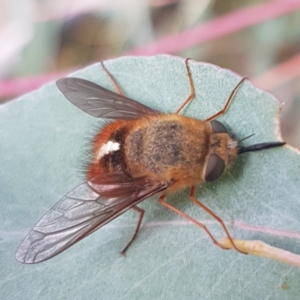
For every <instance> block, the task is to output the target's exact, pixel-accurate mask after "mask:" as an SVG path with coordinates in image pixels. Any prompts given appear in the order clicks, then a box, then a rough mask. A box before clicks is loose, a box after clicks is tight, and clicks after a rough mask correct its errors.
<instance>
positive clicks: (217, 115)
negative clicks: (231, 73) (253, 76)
mask: <svg viewBox="0 0 300 300" xmlns="http://www.w3.org/2000/svg"><path fill="white" fill-rule="evenodd" d="M246 79H247V77H243V78H242V79H241V80H240V82H239V83H238V84H237V85H236V87H235V88H234V89H233V91H232V92H231V94H230V96H229V98H228V99H227V101H226V103H225V105H224V107H223V108H222V109H221V110H220V111H218V112H217V113H216V114H214V115H212V116H211V117H209V118H207V119H206V120H205V121H210V120H213V119H215V118H216V117H219V116H221V115H223V114H224V113H226V111H227V109H228V107H229V105H230V103H231V101H232V99H233V98H234V95H235V93H236V91H237V90H238V88H239V87H240V86H241V84H242V83H243V81H244V80H246Z"/></svg>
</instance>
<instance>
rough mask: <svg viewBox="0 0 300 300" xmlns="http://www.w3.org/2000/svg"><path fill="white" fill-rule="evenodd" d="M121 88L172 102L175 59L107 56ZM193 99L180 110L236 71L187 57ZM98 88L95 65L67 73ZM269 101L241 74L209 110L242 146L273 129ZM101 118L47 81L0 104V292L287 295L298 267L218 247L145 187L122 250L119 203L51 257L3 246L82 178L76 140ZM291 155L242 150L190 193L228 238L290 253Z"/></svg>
mask: <svg viewBox="0 0 300 300" xmlns="http://www.w3.org/2000/svg"><path fill="white" fill-rule="evenodd" d="M105 64H106V66H107V68H108V69H109V70H110V72H111V73H112V74H113V75H114V77H115V78H116V80H117V81H118V83H119V85H120V86H121V87H122V88H123V91H124V93H125V94H126V95H127V96H128V97H131V98H133V99H135V100H138V101H140V102H142V103H144V104H147V105H148V106H150V107H152V108H154V109H157V110H160V111H163V112H174V111H175V110H176V109H177V108H178V107H179V105H180V104H181V103H182V102H183V100H184V99H185V98H186V97H187V96H188V94H189V92H190V91H189V83H188V78H187V75H186V70H185V65H184V60H182V59H180V58H176V57H171V56H166V55H165V56H157V57H151V58H135V57H127V58H120V59H116V60H111V61H107V62H106V63H105ZM190 66H191V71H192V74H193V79H194V83H195V87H196V98H195V99H194V100H193V102H191V103H190V104H189V105H188V106H187V107H186V108H184V110H183V112H182V113H184V114H186V115H188V116H191V117H195V118H199V119H205V118H207V117H209V116H210V115H212V114H214V113H215V112H216V111H218V110H219V109H221V108H222V106H223V105H224V103H225V101H226V100H227V98H228V96H229V94H230V92H231V91H232V89H233V88H234V87H235V85H236V84H237V83H238V81H239V80H240V77H239V76H237V75H236V74H233V73H232V72H230V71H228V70H224V69H221V68H218V67H216V66H213V65H209V64H204V63H197V62H194V61H190ZM75 75H76V76H78V77H82V78H85V79H88V80H91V81H93V82H95V83H97V84H100V85H102V86H104V87H107V88H109V89H112V90H113V89H114V86H113V84H112V82H111V81H110V79H109V78H108V76H107V75H106V74H105V72H104V71H103V70H102V68H101V66H100V64H95V65H93V66H90V67H88V68H86V69H84V70H81V71H78V72H77V73H76V74H75ZM279 109H280V105H279V103H278V102H277V101H276V100H275V99H274V98H273V96H271V95H270V94H268V93H266V92H263V91H261V90H259V89H256V88H255V87H254V86H252V84H251V83H250V82H248V81H246V82H244V83H243V85H242V86H241V88H240V89H239V90H238V92H237V94H236V97H235V99H234V101H233V103H232V105H231V106H230V109H229V111H228V112H227V113H226V114H225V115H223V116H222V117H220V118H219V120H221V121H222V122H224V124H225V125H226V126H228V127H229V128H230V130H232V132H233V133H234V134H235V135H236V137H237V138H238V139H242V138H244V137H246V136H248V135H250V134H252V133H254V134H255V135H254V136H253V137H251V139H248V140H246V141H244V144H245V145H250V144H253V143H259V142H267V141H276V140H278V139H279V138H280V136H279V133H278V132H279V129H278V126H279V125H278V113H279ZM101 124H103V121H102V122H101V121H99V120H97V119H95V118H93V117H91V116H89V115H87V114H85V113H83V112H82V111H80V110H79V109H78V108H76V107H75V106H73V105H72V104H71V103H69V101H67V100H66V99H65V98H64V96H63V95H62V94H61V93H60V91H59V90H58V89H57V87H56V85H55V83H51V84H49V85H47V86H45V87H43V88H42V89H40V90H38V91H36V92H33V93H30V94H28V95H25V96H23V97H21V98H20V99H18V100H16V101H13V102H10V103H7V104H5V105H2V106H1V107H0V131H1V133H0V136H1V146H0V159H1V168H0V176H1V178H0V187H1V188H0V190H1V210H0V219H1V223H0V224H1V225H0V226H1V227H0V232H1V233H0V234H1V236H0V237H1V256H0V261H1V268H0V274H1V276H0V290H1V299H30V300H33V299H164V300H165V299H298V298H299V295H300V270H299V269H297V268H295V267H292V266H289V265H285V264H283V263H280V262H277V261H272V260H268V259H263V258H259V257H254V256H250V255H242V254H239V253H237V252H236V251H224V250H221V249H219V248H218V247H216V246H214V245H213V244H212V243H211V241H210V239H209V237H208V236H207V235H206V233H205V232H203V231H202V230H201V229H200V228H198V227H197V226H195V225H193V224H190V223H188V222H186V221H185V220H183V219H182V218H181V217H180V216H178V215H176V214H174V213H172V212H171V211H168V210H167V209H166V208H164V207H162V206H161V205H160V204H159V203H158V202H157V201H156V199H157V197H152V198H151V199H148V200H146V201H144V202H143V203H142V204H141V205H140V207H142V208H143V209H145V210H146V214H145V218H144V221H143V227H142V230H141V231H140V233H139V236H138V238H137V240H136V241H135V243H134V244H133V245H132V246H131V248H130V249H129V251H128V253H127V257H126V258H124V257H122V256H121V255H120V254H119V251H120V250H122V249H123V247H124V246H125V245H126V244H127V242H128V241H129V239H130V238H131V236H132V234H133V232H134V229H135V224H136V222H137V219H138V215H137V213H136V212H135V211H128V212H126V213H125V214H124V215H122V216H121V217H119V218H118V219H116V220H114V221H113V222H111V223H110V224H108V225H107V226H105V227H103V228H102V229H101V230H99V231H97V232H95V233H94V234H92V235H91V236H89V237H88V238H86V239H84V240H82V241H81V242H80V243H77V244H76V245H75V246H73V247H72V248H70V249H68V250H67V251H65V252H64V253H62V254H60V255H59V256H56V257H54V258H53V259H50V260H48V261H46V262H43V263H41V264H36V265H22V264H20V263H18V262H17V261H16V260H15V251H16V249H17V247H18V246H19V244H20V243H21V241H22V239H23V238H24V236H25V235H26V234H27V233H28V231H29V230H30V229H31V228H32V227H33V226H34V225H35V223H36V222H37V221H38V220H39V218H40V217H41V216H42V215H43V214H44V213H45V212H46V211H47V210H48V209H50V208H51V207H52V206H53V205H54V204H55V203H56V202H57V201H58V200H59V199H61V198H62V196H64V195H65V194H66V193H67V192H68V191H70V190H71V189H72V188H74V187H75V186H77V185H78V184H80V183H81V182H82V181H84V173H83V172H82V166H83V165H84V163H85V162H86V160H87V153H86V149H87V148H88V147H87V144H88V143H89V141H90V140H91V137H92V136H93V134H95V131H96V130H97V128H100V127H101ZM299 166H300V158H299V154H298V153H297V152H296V151H295V150H294V149H292V148H289V147H288V146H284V147H282V148H276V149H272V150H268V151H263V152H256V153H249V154H245V155H243V156H241V157H239V158H238V159H237V161H236V162H235V163H234V164H233V166H232V167H231V168H230V169H229V170H228V171H227V172H226V174H225V175H224V176H222V177H221V178H220V179H219V180H218V181H216V182H215V183H212V184H205V185H203V186H201V187H198V189H197V194H196V196H197V198H198V199H199V200H201V201H202V202H203V203H204V204H206V205H207V206H209V207H210V208H211V209H212V210H213V211H214V212H215V213H216V214H217V215H219V216H220V217H222V219H223V220H224V221H225V222H226V224H227V225H228V227H229V230H230V232H231V233H232V235H233V236H234V237H236V238H240V239H260V240H262V241H264V242H266V243H269V244H271V245H273V246H276V247H279V248H283V249H285V250H288V251H291V252H294V253H298V254H300V197H299V194H300V193H299V190H300V167H299ZM188 192H189V191H188V190H186V191H182V192H181V193H179V194H176V195H173V196H170V197H169V198H168V199H167V201H168V202H169V203H171V204H173V205H175V206H176V207H178V208H180V209H181V210H183V211H185V212H186V213H187V214H190V215H192V216H193V217H194V218H196V219H197V220H199V221H202V222H204V223H205V224H207V226H208V227H209V228H210V229H211V231H212V232H213V234H214V235H215V236H216V237H217V238H222V237H224V236H225V234H224V232H223V230H222V229H221V228H220V226H219V225H218V224H217V222H216V221H215V220H213V219H212V218H211V217H210V216H208V215H207V214H206V213H205V212H203V211H202V210H201V209H199V208H198V207H195V206H194V205H193V204H192V203H191V202H190V201H189V198H188Z"/></svg>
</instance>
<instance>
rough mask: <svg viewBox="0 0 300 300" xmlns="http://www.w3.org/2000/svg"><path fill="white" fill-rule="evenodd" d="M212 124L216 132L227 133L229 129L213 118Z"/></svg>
mask: <svg viewBox="0 0 300 300" xmlns="http://www.w3.org/2000/svg"><path fill="white" fill-rule="evenodd" d="M210 125H211V128H212V130H213V132H214V133H227V129H226V128H225V126H224V125H223V124H222V123H221V122H219V121H216V120H212V121H210Z"/></svg>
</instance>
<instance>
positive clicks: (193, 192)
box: [190, 186, 247, 254]
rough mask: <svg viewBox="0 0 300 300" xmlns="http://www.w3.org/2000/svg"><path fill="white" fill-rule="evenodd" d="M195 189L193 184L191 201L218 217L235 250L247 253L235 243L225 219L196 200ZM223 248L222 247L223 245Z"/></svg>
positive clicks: (215, 217)
mask: <svg viewBox="0 0 300 300" xmlns="http://www.w3.org/2000/svg"><path fill="white" fill-rule="evenodd" d="M195 190H196V188H195V186H192V187H191V192H190V199H191V201H192V202H193V203H194V204H196V205H198V206H199V207H201V208H202V209H203V210H205V211H206V212H207V213H208V214H210V215H211V216H212V217H213V218H214V219H216V220H217V221H218V222H219V223H220V224H221V226H222V227H223V229H224V231H225V233H226V235H227V237H228V239H229V240H230V242H231V244H232V246H233V248H234V249H235V250H237V251H238V252H240V253H243V254H247V253H245V252H243V251H241V250H239V248H238V247H237V246H236V245H235V244H234V241H233V239H232V237H231V235H230V233H229V231H228V229H227V227H226V225H225V223H224V221H223V220H222V219H221V218H220V217H218V216H217V215H216V214H215V213H214V212H213V211H212V210H210V209H209V208H208V207H206V206H205V205H204V204H202V203H201V202H199V201H198V200H196V198H195ZM209 236H210V235H209ZM213 242H215V239H213ZM217 245H218V246H220V245H219V244H217ZM221 248H222V247H221Z"/></svg>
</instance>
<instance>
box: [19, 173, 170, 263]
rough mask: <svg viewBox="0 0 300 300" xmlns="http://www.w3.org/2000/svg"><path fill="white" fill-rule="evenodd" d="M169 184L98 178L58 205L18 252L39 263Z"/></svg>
mask: <svg viewBox="0 0 300 300" xmlns="http://www.w3.org/2000/svg"><path fill="white" fill-rule="evenodd" d="M167 187H168V184H167V183H164V182H161V183H152V182H150V181H149V180H147V179H146V178H144V177H141V178H136V179H127V181H125V180H124V176H120V177H117V179H115V180H113V176H110V177H109V179H108V180H106V179H103V178H100V177H98V178H95V180H94V181H89V182H85V183H83V184H81V185H79V186H78V187H76V188H75V189H73V190H72V191H70V192H69V193H68V194H67V195H66V196H64V197H63V198H62V199H61V200H60V201H59V202H57V203H56V204H55V205H54V206H53V207H52V208H51V209H50V210H49V211H48V212H47V213H46V214H45V215H44V216H43V217H42V219H41V220H40V221H39V222H38V223H37V224H36V225H35V227H34V228H33V229H32V230H31V231H30V232H29V234H28V235H27V236H26V237H25V239H24V241H23V242H22V244H21V245H20V246H19V248H18V250H17V252H16V258H17V260H18V261H19V262H21V263H29V264H30V263H38V262H41V261H44V260H47V259H49V258H51V257H53V256H55V255H57V254H59V253H61V252H62V251H64V250H66V249H67V248H69V247H70V246H72V245H74V244H75V243H76V242H78V241H80V240H81V239H83V238H85V237H86V236H88V235H89V234H91V233H92V232H94V231H95V230H97V229H99V228H100V227H102V226H103V225H105V224H107V223H108V222H110V221H111V220H113V219H114V218H116V217H118V216H119V215H121V214H122V213H124V212H125V211H127V210H128V209H130V208H131V207H132V206H134V205H136V204H138V203H139V202H141V201H143V200H144V199H146V198H148V197H150V196H151V195H153V194H156V193H158V192H160V191H163V190H165V189H166V188H167Z"/></svg>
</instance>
